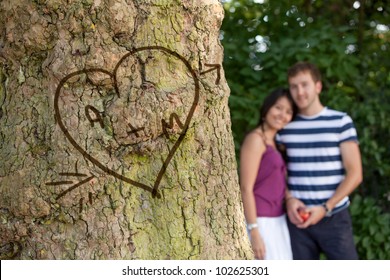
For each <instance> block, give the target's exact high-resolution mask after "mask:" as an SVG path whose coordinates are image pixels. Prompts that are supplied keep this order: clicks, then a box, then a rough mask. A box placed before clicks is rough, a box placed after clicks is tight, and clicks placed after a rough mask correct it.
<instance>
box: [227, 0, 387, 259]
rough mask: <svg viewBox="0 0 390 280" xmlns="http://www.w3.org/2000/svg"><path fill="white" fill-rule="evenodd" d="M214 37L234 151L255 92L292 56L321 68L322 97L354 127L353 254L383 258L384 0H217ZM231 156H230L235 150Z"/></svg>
mask: <svg viewBox="0 0 390 280" xmlns="http://www.w3.org/2000/svg"><path fill="white" fill-rule="evenodd" d="M222 2H223V5H224V8H225V19H224V22H223V25H222V28H221V35H220V36H221V40H222V44H223V46H224V49H225V58H224V70H225V75H226V78H227V81H228V84H229V87H230V89H231V96H230V99H229V106H230V109H231V116H232V130H233V136H234V140H235V147H236V155H237V157H238V155H239V149H240V145H241V142H242V140H243V137H244V136H245V133H246V132H247V131H249V130H251V129H252V128H254V127H255V126H256V123H257V121H258V116H259V112H258V109H259V107H260V105H261V103H262V101H263V98H264V97H265V96H266V95H267V94H268V93H269V92H270V91H271V90H272V89H274V88H276V87H279V86H286V85H287V76H286V71H287V69H288V67H289V66H291V65H292V64H294V63H295V62H296V61H298V60H307V61H311V62H314V63H315V64H317V66H318V67H319V68H320V70H321V72H322V74H323V86H324V89H323V92H322V93H321V100H322V102H323V104H326V105H327V106H328V107H331V108H333V109H336V110H341V111H345V112H347V113H348V114H349V115H350V116H351V117H352V118H353V120H354V122H355V126H356V128H357V131H358V135H359V141H360V149H361V153H362V161H363V168H364V181H363V183H362V184H361V186H360V187H359V188H358V189H357V190H356V191H355V192H354V193H353V194H352V205H351V213H352V217H353V222H354V231H355V242H356V244H357V248H358V252H359V256H360V258H361V259H390V214H389V212H390V189H389V178H390V149H389V148H390V147H389V146H390V145H389V138H390V118H389V113H390V102H389V101H390V72H389V70H390V57H389V52H390V45H389V43H390V40H389V39H390V32H389V28H390V21H389V7H390V5H389V3H388V1H370V0H360V1H351V0H345V1H339V0H295V1H271V0H225V1H222ZM237 159H238V158H237Z"/></svg>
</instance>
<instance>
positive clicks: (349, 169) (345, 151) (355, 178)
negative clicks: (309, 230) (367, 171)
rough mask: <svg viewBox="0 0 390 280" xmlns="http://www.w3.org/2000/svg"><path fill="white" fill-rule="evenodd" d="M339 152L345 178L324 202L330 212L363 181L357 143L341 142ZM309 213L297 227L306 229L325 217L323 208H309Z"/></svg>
mask: <svg viewBox="0 0 390 280" xmlns="http://www.w3.org/2000/svg"><path fill="white" fill-rule="evenodd" d="M340 150H341V157H342V162H343V165H344V169H345V178H344V180H343V181H342V182H341V183H340V185H339V186H338V187H337V189H336V191H335V193H334V194H333V196H332V197H331V198H330V199H329V200H328V201H327V202H326V206H327V207H328V209H330V210H332V209H333V208H334V207H335V206H336V205H337V203H338V202H340V201H341V200H342V199H343V198H344V197H346V196H348V195H350V194H351V193H352V192H353V191H354V190H355V189H356V188H357V187H358V186H359V185H360V183H361V182H362V180H363V168H362V160H361V155H360V149H359V145H358V143H357V142H355V141H346V142H343V143H341V145H340ZM309 212H310V217H309V219H308V220H307V221H306V222H305V223H303V224H302V225H299V226H298V227H300V228H306V227H308V226H310V225H315V224H316V223H318V222H319V221H320V220H322V219H323V218H324V217H325V215H326V211H325V208H324V207H323V206H314V207H312V208H310V211H309Z"/></svg>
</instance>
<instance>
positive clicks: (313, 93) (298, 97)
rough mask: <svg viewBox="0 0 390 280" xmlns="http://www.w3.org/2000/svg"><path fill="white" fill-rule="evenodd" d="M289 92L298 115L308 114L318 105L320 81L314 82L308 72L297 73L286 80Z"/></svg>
mask: <svg viewBox="0 0 390 280" xmlns="http://www.w3.org/2000/svg"><path fill="white" fill-rule="evenodd" d="M288 83H289V87H290V92H291V95H292V98H293V99H294V102H295V104H296V105H297V107H298V109H299V111H300V113H305V112H309V111H310V109H311V108H313V106H316V105H317V104H318V103H319V94H320V92H321V89H322V83H321V82H320V81H317V82H315V81H314V80H313V77H312V75H311V74H310V72H308V71H306V72H299V73H298V74H297V75H295V76H293V77H290V78H289V79H288Z"/></svg>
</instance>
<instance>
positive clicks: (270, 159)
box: [253, 145, 286, 217]
mask: <svg viewBox="0 0 390 280" xmlns="http://www.w3.org/2000/svg"><path fill="white" fill-rule="evenodd" d="M285 176H286V165H285V163H284V161H283V158H282V156H281V154H280V153H279V152H278V151H277V150H276V149H274V148H273V147H272V146H268V145H267V146H266V150H265V152H264V154H263V157H262V159H261V163H260V168H259V172H258V174H257V178H256V181H255V185H254V188H253V193H254V195H255V200H256V210H257V217H278V216H281V215H282V214H284V213H285V211H284V208H283V200H284V195H285V190H286V177H285Z"/></svg>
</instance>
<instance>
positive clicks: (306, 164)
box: [277, 108, 358, 213]
mask: <svg viewBox="0 0 390 280" xmlns="http://www.w3.org/2000/svg"><path fill="white" fill-rule="evenodd" d="M277 141H278V142H279V143H281V144H284V145H285V147H286V148H287V159H288V164H287V169H288V187H289V190H290V193H291V194H292V195H293V196H294V197H296V198H298V199H300V200H302V201H303V202H304V203H305V204H306V205H307V206H309V207H310V206H313V205H319V204H321V203H324V202H326V201H327V200H328V199H329V198H330V197H331V196H332V195H333V193H334V192H335V190H336V188H337V187H338V185H339V184H340V182H341V181H342V180H343V179H344V175H345V170H344V167H343V164H342V159H341V152H340V144H341V143H342V142H344V141H358V138H357V134H356V129H355V127H354V125H353V121H352V119H351V118H350V117H349V116H348V115H347V114H346V113H343V112H338V111H335V110H331V109H328V108H324V109H323V110H322V111H321V112H320V113H319V114H317V115H315V116H311V117H307V116H302V115H298V116H297V117H296V118H295V119H294V121H293V122H291V123H289V124H288V125H287V126H286V127H285V128H284V129H283V130H282V131H280V132H279V134H278V136H277ZM348 205H349V198H348V197H345V198H344V199H342V200H341V201H340V202H339V203H338V204H337V205H336V207H335V208H334V209H333V213H336V212H338V211H340V210H342V209H344V208H346V207H347V206H348Z"/></svg>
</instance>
